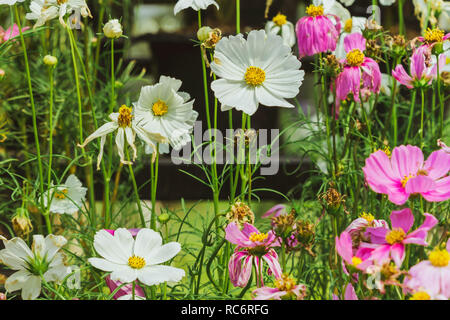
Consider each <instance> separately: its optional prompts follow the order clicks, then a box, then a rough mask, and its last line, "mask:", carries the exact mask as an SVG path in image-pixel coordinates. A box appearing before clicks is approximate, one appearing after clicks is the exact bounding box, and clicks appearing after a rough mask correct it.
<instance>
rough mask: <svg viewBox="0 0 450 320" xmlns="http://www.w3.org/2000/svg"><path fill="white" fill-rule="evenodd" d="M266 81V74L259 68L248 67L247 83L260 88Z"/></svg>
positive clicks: (246, 73)
mask: <svg viewBox="0 0 450 320" xmlns="http://www.w3.org/2000/svg"><path fill="white" fill-rule="evenodd" d="M264 80H266V73H265V72H264V70H263V69H261V68H258V67H248V68H247V71H246V72H245V82H247V84H249V85H251V86H259V85H261V84H262V83H263V82H264Z"/></svg>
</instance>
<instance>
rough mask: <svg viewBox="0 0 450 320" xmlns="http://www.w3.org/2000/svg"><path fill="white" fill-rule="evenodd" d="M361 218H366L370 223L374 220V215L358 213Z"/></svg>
mask: <svg viewBox="0 0 450 320" xmlns="http://www.w3.org/2000/svg"><path fill="white" fill-rule="evenodd" d="M359 216H360V217H361V218H363V219H366V221H367V222H368V223H369V224H371V223H372V222H373V220H375V217H374V216H373V214H371V213H367V212H363V213H361V214H360V215H359Z"/></svg>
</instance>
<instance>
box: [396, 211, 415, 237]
mask: <svg viewBox="0 0 450 320" xmlns="http://www.w3.org/2000/svg"><path fill="white" fill-rule="evenodd" d="M390 218H391V225H392V228H402V229H403V231H405V233H408V231H409V230H410V229H411V227H412V226H413V224H414V215H413V214H412V212H411V209H409V208H405V209H403V210H399V211H392V213H391V216H390Z"/></svg>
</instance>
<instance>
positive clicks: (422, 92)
mask: <svg viewBox="0 0 450 320" xmlns="http://www.w3.org/2000/svg"><path fill="white" fill-rule="evenodd" d="M420 93H421V98H422V108H421V113H420V145H421V147H422V144H423V117H424V113H425V90H423V88H421V89H420Z"/></svg>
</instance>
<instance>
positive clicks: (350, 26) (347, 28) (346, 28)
mask: <svg viewBox="0 0 450 320" xmlns="http://www.w3.org/2000/svg"><path fill="white" fill-rule="evenodd" d="M352 29H353V19H352V18H350V19H347V20H346V21H345V25H344V31H345V32H347V33H351V32H352Z"/></svg>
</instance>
